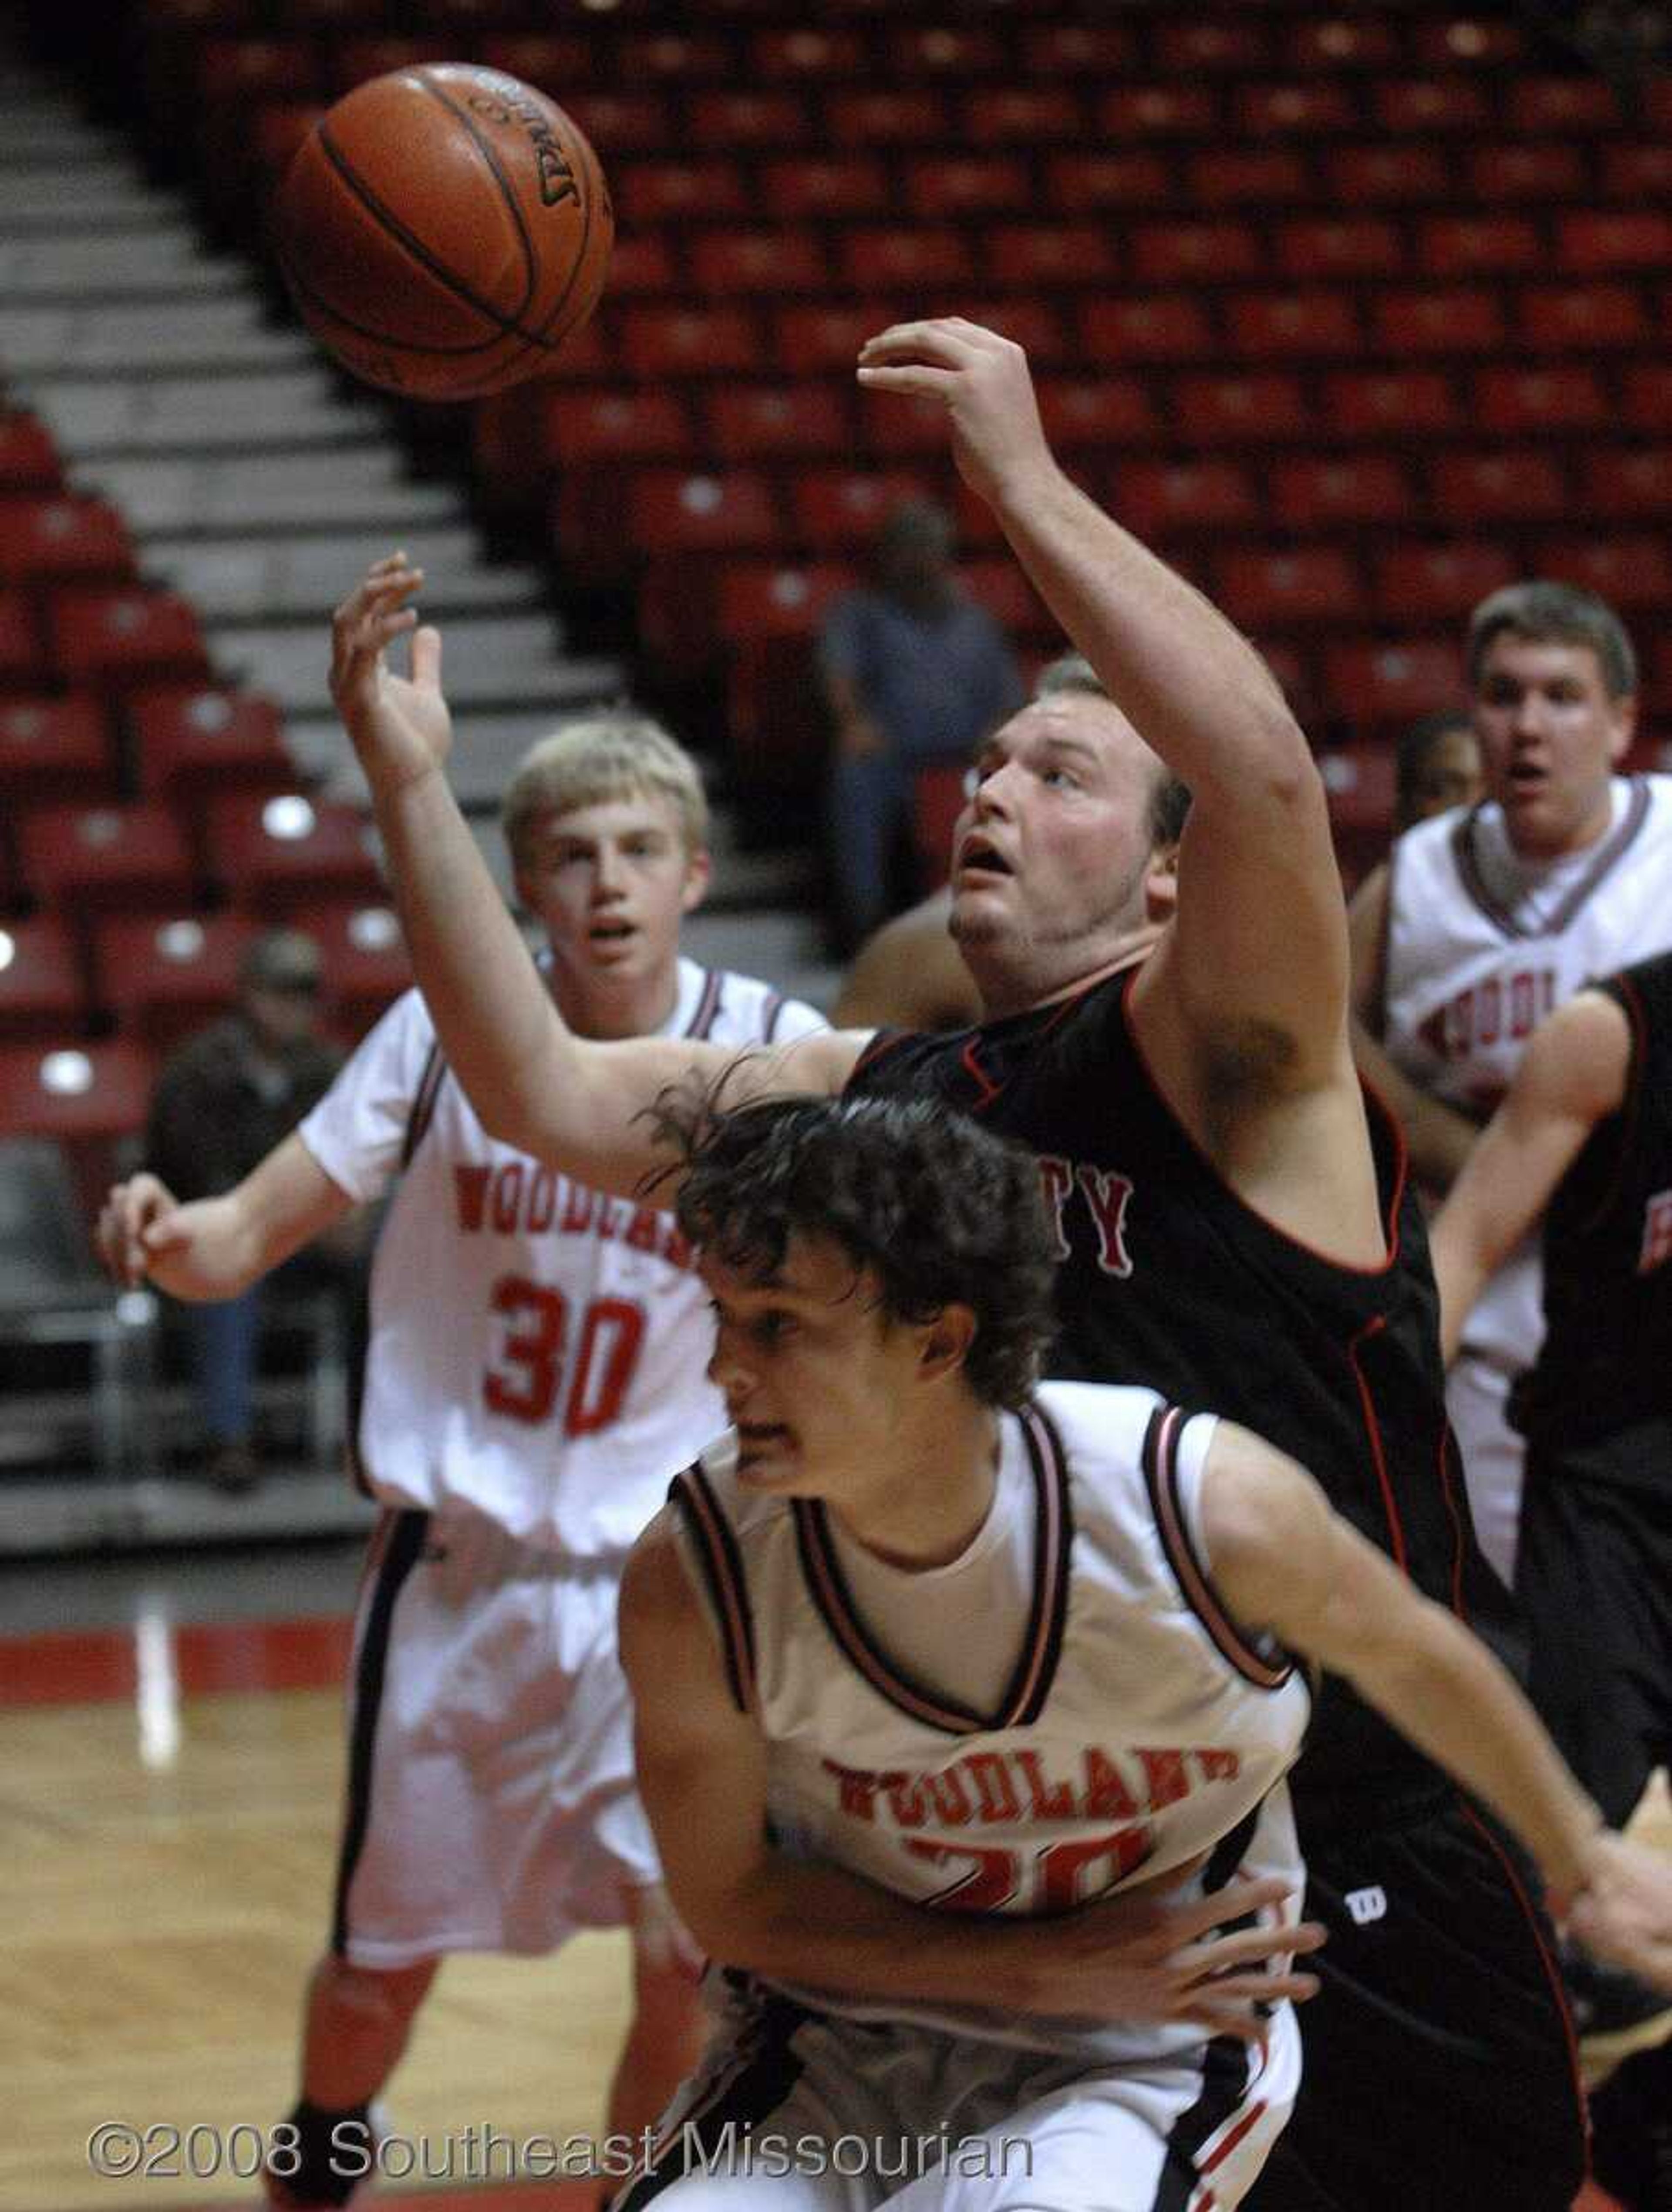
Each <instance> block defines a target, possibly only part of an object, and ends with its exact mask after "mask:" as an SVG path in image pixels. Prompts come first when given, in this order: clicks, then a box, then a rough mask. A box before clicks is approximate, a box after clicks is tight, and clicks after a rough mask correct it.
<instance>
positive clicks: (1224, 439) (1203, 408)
mask: <svg viewBox="0 0 1672 2212" xmlns="http://www.w3.org/2000/svg"><path fill="white" fill-rule="evenodd" d="M1173 406H1174V410H1175V419H1176V422H1177V426H1178V428H1180V429H1181V430H1182V431H1183V434H1184V435H1185V436H1186V437H1187V438H1189V439H1190V440H1192V441H1201V443H1202V444H1204V445H1207V444H1212V445H1225V444H1237V445H1248V446H1261V445H1265V444H1267V443H1268V442H1269V441H1272V440H1274V439H1283V438H1301V437H1304V436H1306V435H1307V434H1308V433H1309V432H1310V428H1311V410H1310V407H1309V406H1308V404H1307V401H1306V397H1305V394H1304V392H1303V391H1302V389H1301V386H1300V385H1299V383H1298V380H1296V379H1295V378H1294V377H1292V376H1287V375H1283V374H1277V373H1273V374H1262V375H1253V376H1238V375H1217V374H1216V375H1212V376H1181V377H1180V378H1179V380H1178V383H1177V386H1176V390H1175V392H1174V395H1173Z"/></svg>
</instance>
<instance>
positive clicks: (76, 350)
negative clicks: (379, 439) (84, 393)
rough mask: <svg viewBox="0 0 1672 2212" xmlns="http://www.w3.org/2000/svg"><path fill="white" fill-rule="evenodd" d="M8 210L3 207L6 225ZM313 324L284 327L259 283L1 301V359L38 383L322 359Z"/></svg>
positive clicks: (1, 222)
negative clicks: (208, 293)
mask: <svg viewBox="0 0 1672 2212" xmlns="http://www.w3.org/2000/svg"><path fill="white" fill-rule="evenodd" d="M5 222H6V218H5V216H4V214H3V212H0V228H4V227H5ZM0 362H3V363H4V364H5V368H6V371H7V374H8V375H9V377H11V378H12V379H14V380H19V379H24V378H27V379H28V380H30V381H31V382H32V383H33V385H34V386H36V388H37V389H44V388H46V387H48V386H52V385H55V384H59V383H64V382H67V381H72V380H82V379H97V378H100V377H108V376H110V375H111V374H112V372H115V371H120V372H121V373H122V374H124V375H125V377H127V378H128V379H130V380H132V379H134V378H136V377H139V378H144V377H150V376H154V375H159V374H162V375H166V374H169V373H170V372H173V373H174V374H179V372H181V371H192V372H196V373H198V374H204V373H205V372H211V373H212V372H222V373H224V372H227V371H229V370H234V369H251V368H256V369H262V368H265V369H277V368H307V367H310V366H312V367H317V366H318V363H319V350H318V349H317V347H316V346H315V345H314V343H313V339H312V338H310V337H308V335H307V332H306V331H296V330H282V329H276V328H274V327H273V326H272V325H271V324H269V323H268V322H267V321H266V319H265V310H264V305H263V302H262V301H261V298H260V295H258V293H257V292H255V291H254V290H253V289H251V290H248V291H245V292H228V293H227V294H226V295H224V296H220V297H216V298H213V299H208V300H176V301H170V302H168V303H167V304H164V305H161V306H159V305H156V304H154V303H153V302H151V301H144V300H141V301H115V302H111V303H105V302H93V301H85V302H82V303H81V304H79V305H76V304H70V305H66V304H64V303H62V302H60V303H59V304H58V305H56V306H48V305H43V306H38V307H17V306H15V305H12V304H10V303H8V304H6V305H4V306H0Z"/></svg>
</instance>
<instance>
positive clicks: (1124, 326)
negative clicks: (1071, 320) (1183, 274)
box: [1079, 292, 1213, 365]
mask: <svg viewBox="0 0 1672 2212" xmlns="http://www.w3.org/2000/svg"><path fill="white" fill-rule="evenodd" d="M1079 329H1080V336H1081V337H1082V339H1083V341H1084V343H1085V352H1086V356H1087V357H1088V360H1089V361H1090V362H1091V363H1092V364H1094V365H1095V364H1096V363H1097V362H1116V363H1120V362H1138V361H1195V360H1199V359H1201V357H1202V356H1211V355H1212V353H1213V329H1212V325H1210V323H1209V321H1208V319H1207V307H1205V306H1204V305H1203V303H1202V301H1201V300H1199V299H1196V298H1195V297H1194V296H1193V295H1190V294H1189V293H1186V292H1168V293H1152V294H1150V295H1148V296H1147V297H1146V298H1139V299H1131V298H1125V299H1123V298H1113V299H1107V300H1088V301H1086V303H1085V306H1084V307H1081V309H1080V310H1079Z"/></svg>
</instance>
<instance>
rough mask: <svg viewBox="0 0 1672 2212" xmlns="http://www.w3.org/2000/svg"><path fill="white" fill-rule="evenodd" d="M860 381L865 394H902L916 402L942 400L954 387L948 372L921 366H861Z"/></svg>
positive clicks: (951, 375) (951, 374) (944, 369)
mask: <svg viewBox="0 0 1672 2212" xmlns="http://www.w3.org/2000/svg"><path fill="white" fill-rule="evenodd" d="M859 380H860V383H861V384H862V385H864V386H865V387H866V390H867V391H868V392H904V393H906V394H907V395H908V397H909V398H917V399H945V398H949V397H950V395H951V393H952V390H953V388H954V385H955V379H954V376H953V373H952V370H951V369H946V368H924V367H923V366H922V365H921V363H918V364H915V365H913V366H912V367H909V368H872V367H869V366H867V365H866V363H865V362H860V369H859Z"/></svg>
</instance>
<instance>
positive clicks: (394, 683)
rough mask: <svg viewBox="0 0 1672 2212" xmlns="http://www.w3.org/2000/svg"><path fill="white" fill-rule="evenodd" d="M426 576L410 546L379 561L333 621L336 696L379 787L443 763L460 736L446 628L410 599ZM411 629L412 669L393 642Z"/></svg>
mask: <svg viewBox="0 0 1672 2212" xmlns="http://www.w3.org/2000/svg"><path fill="white" fill-rule="evenodd" d="M422 582H423V569H422V568H414V567H413V565H412V563H411V562H410V561H409V560H408V559H407V557H406V556H405V555H404V553H391V554H389V555H387V556H386V557H385V558H384V559H383V560H381V561H378V562H374V564H373V566H372V567H371V568H369V569H368V571H367V573H366V575H365V577H364V578H363V580H362V581H361V582H360V583H358V584H356V586H355V588H354V590H353V591H351V592H350V593H349V595H348V597H347V599H344V602H343V604H342V605H341V606H340V607H338V608H337V611H336V613H335V614H334V615H333V616H332V617H331V698H332V699H333V700H334V702H336V706H337V713H338V714H340V715H341V716H342V718H343V726H344V729H345V730H347V732H348V733H349V735H350V738H352V739H353V740H354V749H355V750H356V753H357V754H358V755H359V756H360V764H361V766H362V768H363V769H365V771H366V774H367V776H368V780H369V781H371V782H372V783H373V785H374V787H380V788H382V789H384V790H391V789H398V787H400V786H401V785H403V784H405V783H410V782H415V781H417V780H418V779H419V778H420V777H421V776H423V775H428V774H429V772H430V770H431V769H435V768H439V767H440V766H441V763H442V762H444V761H445V760H446V758H447V752H448V749H449V747H450V746H451V744H452V743H453V722H452V718H451V716H450V715H449V714H448V713H447V700H446V699H445V697H444V696H442V692H441V632H440V630H438V629H431V628H430V627H429V625H428V624H420V623H419V621H418V617H417V612H416V609H415V608H413V607H411V606H410V605H408V601H409V600H410V599H411V597H412V594H413V593H414V592H416V590H417V588H418V586H419V585H420V584H421V583H422ZM408 633H410V636H411V640H412V643H411V647H410V655H411V658H410V669H411V673H410V676H397V675H396V674H395V672H394V671H393V670H392V668H391V667H390V665H389V658H388V655H389V647H391V646H392V644H393V643H394V641H395V640H396V639H397V638H398V637H401V636H404V635H407V634H408Z"/></svg>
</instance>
